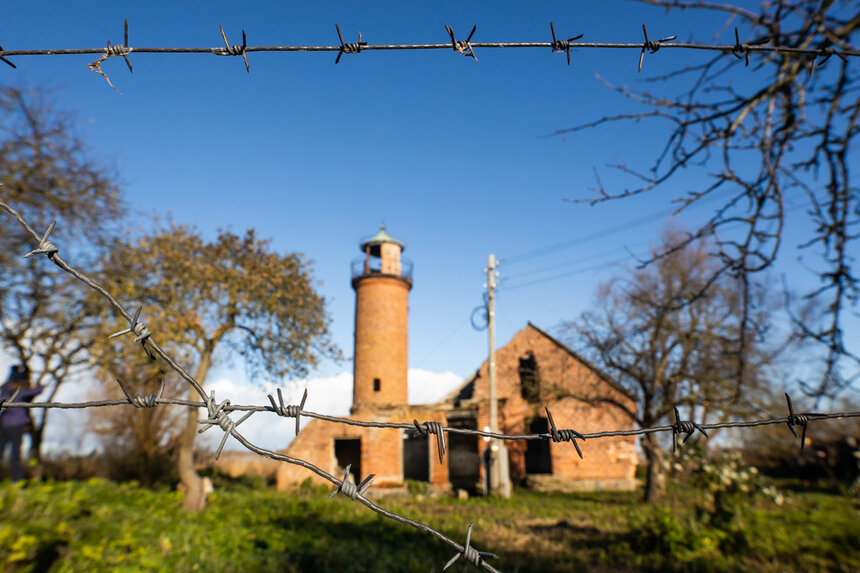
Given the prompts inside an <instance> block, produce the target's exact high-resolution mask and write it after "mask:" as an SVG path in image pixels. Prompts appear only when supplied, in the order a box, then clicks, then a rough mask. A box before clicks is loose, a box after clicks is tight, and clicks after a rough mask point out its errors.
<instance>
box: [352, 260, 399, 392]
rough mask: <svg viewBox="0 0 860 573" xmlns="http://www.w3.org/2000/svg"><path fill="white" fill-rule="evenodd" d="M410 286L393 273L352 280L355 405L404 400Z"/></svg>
mask: <svg viewBox="0 0 860 573" xmlns="http://www.w3.org/2000/svg"><path fill="white" fill-rule="evenodd" d="M409 288H410V287H409V284H408V283H406V282H405V281H403V280H401V279H398V278H394V277H373V276H370V277H365V278H362V279H360V280H358V281H357V282H356V283H355V352H354V366H353V373H354V386H353V407H354V408H356V407H359V406H361V405H364V404H406V402H407V394H408V389H407V386H406V370H407V326H408V310H409V307H408V305H409ZM375 378H378V379H379V380H380V390H379V391H378V392H376V391H374V389H373V388H374V386H373V381H374V379H375Z"/></svg>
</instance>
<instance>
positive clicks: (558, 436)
mask: <svg viewBox="0 0 860 573" xmlns="http://www.w3.org/2000/svg"><path fill="white" fill-rule="evenodd" d="M544 410H546V419H547V421H548V422H549V432H550V433H549V439H551V440H552V441H553V442H573V447H574V448H576V453H577V454H579V459H583V458H582V450H581V449H579V444H578V443H576V438H579V439H580V440H585V436H584V435H582V434H580V433H579V432H577V431H576V430H559V429H558V428H556V427H555V420H553V419H552V413H551V412H550V411H549V406H544Z"/></svg>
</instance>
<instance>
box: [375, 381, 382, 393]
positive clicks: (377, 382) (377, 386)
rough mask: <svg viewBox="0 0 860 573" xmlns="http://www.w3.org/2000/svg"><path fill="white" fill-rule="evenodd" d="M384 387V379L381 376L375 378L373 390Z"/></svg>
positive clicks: (377, 390)
mask: <svg viewBox="0 0 860 573" xmlns="http://www.w3.org/2000/svg"><path fill="white" fill-rule="evenodd" d="M381 389H382V381H381V380H380V379H379V378H374V379H373V391H374V392H379V391H380V390H381Z"/></svg>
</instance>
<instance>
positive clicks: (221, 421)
mask: <svg viewBox="0 0 860 573" xmlns="http://www.w3.org/2000/svg"><path fill="white" fill-rule="evenodd" d="M229 405H230V400H229V399H228V400H224V401H223V402H221V403H220V404H218V405H217V406H216V405H215V390H212V392H211V393H210V394H209V397H208V398H207V399H206V409H207V411H208V412H209V417H208V418H207V419H205V420H200V421H199V422H197V423H198V424H202V425H203V427H202V428H200V430H198V432H197V433H198V434H202V433H203V432H205V431H206V430H208V429H209V428H211V427H212V426H219V427H220V428H221V429H222V430H224V436H223V437H222V438H221V443H220V444H218V449H217V450H216V451H215V459H216V460H217V459H218V458H219V457H220V456H221V450H223V449H224V444H225V443H227V438H228V437H229V436H230V434H232V433H233V429H234V428H235V427H236V426H238V425H239V424H241V423H242V422H244V421H245V420H247V419H248V418H250V417H251V415H252V414H253V413H254V412H253V411H250V412H248V413H246V414H245V415H244V416H242V417H241V418H239V420H238V421H234V420H233V419H232V418H230V414H229V411H227V410H225V409H224V408H225V407H226V406H229Z"/></svg>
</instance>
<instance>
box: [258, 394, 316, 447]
mask: <svg viewBox="0 0 860 573" xmlns="http://www.w3.org/2000/svg"><path fill="white" fill-rule="evenodd" d="M268 396H269V402H271V403H272V410H274V412H275V413H276V414H277V415H278V416H284V417H285V418H295V419H296V435H297V436H298V435H299V430H300V429H301V428H300V426H299V421H300V418H301V414H302V409H304V407H305V402H306V401H307V399H308V389H307V388H305V393H304V394H303V395H302V402H301V404H299V405H298V406H287V405H284V395H283V394H281V389H280V388H278V402H279V403H280V405H278V404H275V399H274V398H273V397H272V395H271V394H269V395H268Z"/></svg>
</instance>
